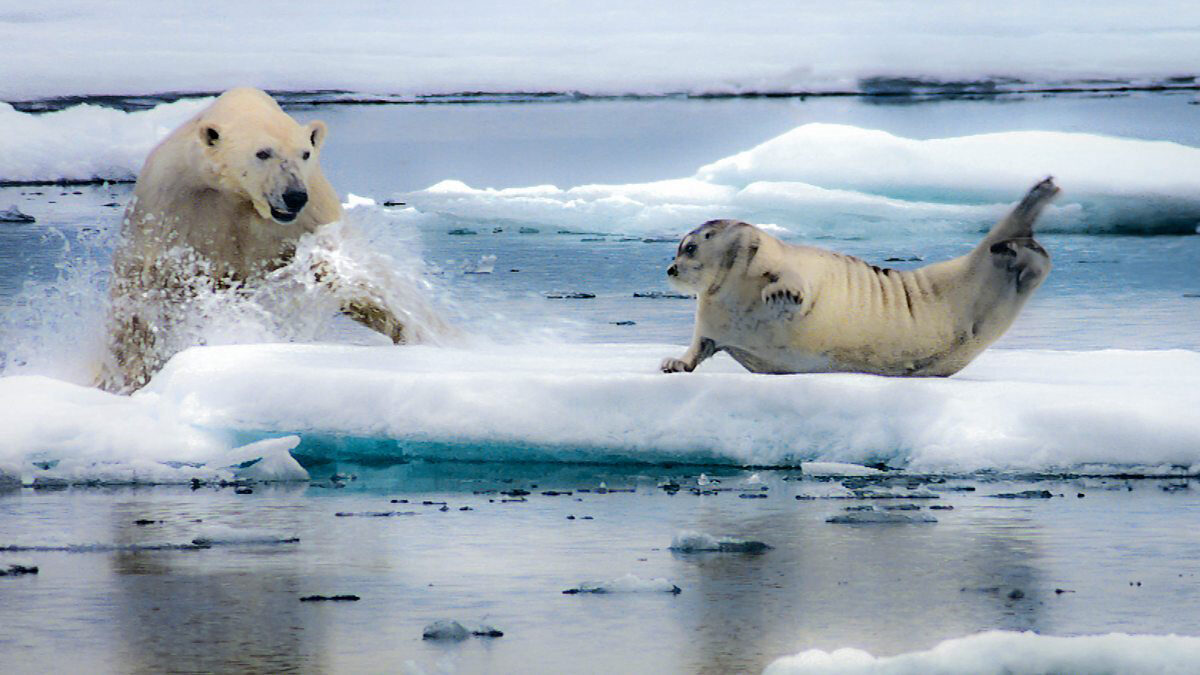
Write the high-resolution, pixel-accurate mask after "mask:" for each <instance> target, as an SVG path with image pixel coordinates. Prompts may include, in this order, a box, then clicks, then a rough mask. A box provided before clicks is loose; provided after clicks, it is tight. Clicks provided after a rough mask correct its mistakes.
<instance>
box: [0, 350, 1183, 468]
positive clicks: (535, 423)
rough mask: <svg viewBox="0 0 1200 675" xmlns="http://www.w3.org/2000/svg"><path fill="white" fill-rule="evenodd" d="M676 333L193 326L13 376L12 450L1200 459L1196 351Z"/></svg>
mask: <svg viewBox="0 0 1200 675" xmlns="http://www.w3.org/2000/svg"><path fill="white" fill-rule="evenodd" d="M682 349H683V347H682V346H678V345H564V344H539V345H525V346H487V347H477V348H472V349H450V348H434V347H425V346H411V347H403V348H395V347H390V346H389V347H367V346H350V345H300V344H276V345H230V346H219V347H198V348H192V349H189V350H187V351H185V352H183V353H181V354H179V355H177V356H176V357H175V358H174V359H172V360H171V361H170V362H169V363H168V364H167V366H166V368H165V369H164V370H163V371H162V372H161V373H159V375H158V376H156V377H155V379H154V380H153V381H152V382H151V383H150V385H149V386H148V387H147V388H146V389H145V390H143V391H142V392H140V393H138V394H136V395H134V396H132V397H117V396H112V395H110V394H106V393H103V392H99V391H96V390H93V389H87V388H83V387H78V386H75V385H70V384H67V383H63V382H58V381H55V380H50V379H47V378H42V377H33V376H20V377H7V378H0V465H5V466H10V467H12V466H18V467H20V470H21V472H22V474H23V475H24V476H26V478H27V479H28V477H29V476H31V475H33V474H35V473H43V474H45V475H47V476H53V477H59V478H62V479H66V480H68V481H76V482H79V481H86V480H89V479H90V480H101V481H111V482H136V481H150V482H186V481H187V480H190V478H191V477H193V476H196V475H200V476H202V477H203V476H209V477H216V476H218V475H222V476H227V477H229V478H231V479H232V478H233V477H234V476H233V474H234V472H235V471H237V470H242V471H248V472H251V475H252V476H253V477H255V478H259V479H288V480H290V479H302V477H303V476H302V474H301V473H300V471H302V470H301V469H299V467H297V466H295V465H294V464H293V463H292V461H291V458H290V456H289V455H288V454H287V450H288V449H290V448H291V447H293V445H294V439H278V440H275V441H271V442H269V443H267V444H264V445H263V446H251V447H249V448H243V449H242V450H239V451H238V452H236V453H231V452H230V451H229V449H230V448H231V447H232V446H234V445H236V443H235V442H234V439H240V440H242V441H245V440H253V439H258V438H265V437H274V436H280V435H285V434H298V435H299V436H300V437H301V439H302V440H301V443H300V445H299V448H298V450H297V452H299V453H300V454H302V455H303V456H306V457H316V458H320V457H328V458H334V457H336V458H340V459H343V460H354V459H384V460H387V459H402V458H429V459H449V460H495V461H512V460H544V461H568V462H569V461H594V462H596V461H598V462H647V463H658V462H678V461H695V462H715V463H723V464H734V465H797V464H800V463H801V462H802V461H803V462H846V463H853V464H870V463H873V462H879V461H884V462H887V463H888V464H890V465H891V466H894V467H900V468H906V469H908V470H912V471H922V472H946V473H958V472H974V471H980V470H1001V471H1046V472H1049V471H1080V472H1085V473H1097V474H1104V473H1110V474H1111V473H1113V472H1120V471H1129V470H1138V471H1152V472H1157V473H1165V474H1169V473H1180V472H1192V473H1196V472H1198V471H1200V417H1197V415H1196V414H1195V411H1196V409H1197V407H1198V406H1200V353H1197V352H1191V351H1181V350H1176V351H1146V352H1133V351H1115V350H1110V351H1097V352H1053V351H1006V350H992V351H988V352H985V353H984V354H983V355H982V356H981V357H980V358H979V359H978V360H977V361H976V362H975V363H973V364H972V365H971V366H969V367H968V368H967V369H965V370H964V371H963V372H962V373H960V374H958V375H956V376H955V377H952V378H946V379H899V378H882V377H875V376H870V375H856V374H816V375H794V376H770V375H754V374H751V373H747V372H745V371H744V370H742V369H741V368H740V367H739V366H737V365H736V364H735V363H733V362H732V361H731V360H729V359H727V358H725V357H723V356H719V357H717V358H715V359H713V360H711V361H709V362H706V363H705V364H704V366H702V367H701V368H700V370H699V371H698V372H695V373H690V374H679V375H664V374H661V373H659V372H657V371H656V365H657V363H658V361H659V360H660V359H661V358H662V357H663V356H665V355H668V354H673V353H678V352H679V351H681V350H682ZM253 456H261V457H262V458H263V459H262V460H260V461H259V462H256V463H252V464H249V465H245V466H240V469H239V468H238V467H239V465H242V464H243V463H244V462H245V461H246V460H248V459H254V457H253ZM32 462H40V463H41V465H42V466H46V467H49V468H48V469H36V471H35V469H34V467H35V465H33V464H31V463H32ZM807 466H809V467H811V468H813V469H814V471H816V472H818V473H819V472H820V471H821V470H832V469H838V470H839V471H840V472H843V473H844V470H843V469H841V468H840V467H837V466H836V465H834V466H833V467H832V468H831V465H828V464H820V463H818V464H812V463H809V464H807ZM231 467H234V468H231ZM256 467H260V468H257V469H256ZM255 471H261V472H262V473H261V474H255V473H253V472H255Z"/></svg>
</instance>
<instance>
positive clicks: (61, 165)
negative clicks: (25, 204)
mask: <svg viewBox="0 0 1200 675" xmlns="http://www.w3.org/2000/svg"><path fill="white" fill-rule="evenodd" d="M0 25H3V23H2V22H0ZM0 79H3V76H0ZM211 102H212V99H201V100H191V101H179V102H177V103H169V104H163V105H159V106H156V107H154V108H152V109H150V110H144V111H140V112H121V111H119V110H113V109H112V108H103V107H100V106H96V105H77V106H73V107H71V108H67V109H65V110H61V111H58V112H52V113H46V114H43V115H31V114H28V113H22V112H18V111H16V110H14V109H13V107H12V106H11V105H8V104H7V103H0V129H3V130H4V140H2V141H0V182H3V181H14V182H20V181H47V180H49V181H57V180H66V181H90V180H109V181H122V180H124V181H128V180H133V179H134V178H136V177H137V174H138V171H140V170H141V168H142V162H144V161H145V160H146V155H148V154H150V150H152V149H153V148H154V146H155V145H156V144H157V143H158V142H159V141H161V140H162V139H163V138H165V137H166V136H167V134H169V133H171V131H173V130H174V129H175V128H176V127H178V126H179V125H180V124H183V122H184V121H186V120H187V119H188V118H190V117H191V116H192V115H195V114H196V113H197V112H199V111H200V110H201V109H202V108H204V106H206V105H208V104H209V103H211Z"/></svg>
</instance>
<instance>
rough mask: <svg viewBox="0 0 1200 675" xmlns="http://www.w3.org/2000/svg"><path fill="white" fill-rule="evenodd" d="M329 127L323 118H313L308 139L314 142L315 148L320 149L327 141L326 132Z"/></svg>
mask: <svg viewBox="0 0 1200 675" xmlns="http://www.w3.org/2000/svg"><path fill="white" fill-rule="evenodd" d="M327 131H328V128H327V127H326V126H325V123H324V122H322V121H321V120H313V121H312V122H309V123H308V140H309V141H311V142H312V146H313V149H314V150H320V149H321V144H322V143H324V142H325V134H326V132H327Z"/></svg>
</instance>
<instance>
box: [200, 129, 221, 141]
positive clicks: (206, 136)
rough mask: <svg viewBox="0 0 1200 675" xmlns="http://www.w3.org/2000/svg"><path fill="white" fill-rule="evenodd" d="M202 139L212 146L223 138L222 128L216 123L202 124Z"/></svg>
mask: <svg viewBox="0 0 1200 675" xmlns="http://www.w3.org/2000/svg"><path fill="white" fill-rule="evenodd" d="M200 140H201V141H202V142H203V143H204V144H205V145H207V146H209V147H212V146H214V145H216V144H217V141H219V140H221V130H220V129H219V128H218V127H217V125H215V124H201V125H200Z"/></svg>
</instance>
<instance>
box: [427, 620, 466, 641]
mask: <svg viewBox="0 0 1200 675" xmlns="http://www.w3.org/2000/svg"><path fill="white" fill-rule="evenodd" d="M470 636H471V633H470V631H468V630H467V628H466V626H463V625H462V624H461V623H459V622H457V621H453V620H451V619H438V620H437V621H434V622H433V623H431V624H429V625H428V626H425V630H424V631H422V632H421V638H422V639H424V640H450V641H453V642H459V641H461V640H466V639H467V638H468V637H470Z"/></svg>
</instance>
